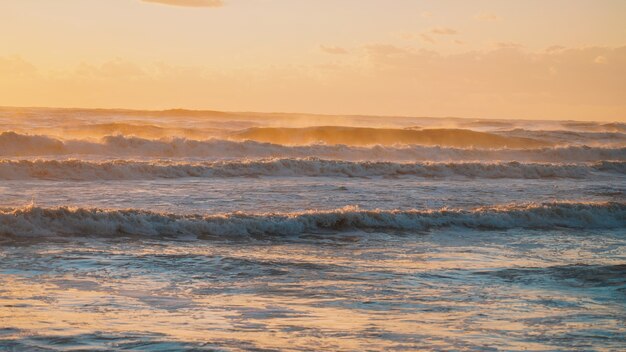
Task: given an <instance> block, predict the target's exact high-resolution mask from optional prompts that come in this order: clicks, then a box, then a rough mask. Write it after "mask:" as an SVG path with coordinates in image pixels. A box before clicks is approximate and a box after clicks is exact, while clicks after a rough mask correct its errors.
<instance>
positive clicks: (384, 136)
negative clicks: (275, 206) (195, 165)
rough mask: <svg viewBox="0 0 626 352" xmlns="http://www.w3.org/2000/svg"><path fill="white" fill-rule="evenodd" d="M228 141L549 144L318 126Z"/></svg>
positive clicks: (253, 131)
mask: <svg viewBox="0 0 626 352" xmlns="http://www.w3.org/2000/svg"><path fill="white" fill-rule="evenodd" d="M230 137H231V138H235V139H238V140H252V141H256V142H266V143H279V144H283V145H308V144H312V143H320V142H321V143H325V144H329V145H334V144H346V145H360V146H365V145H396V144H412V145H438V146H446V147H457V148H468V147H475V148H506V147H508V148H539V147H548V146H551V145H552V143H550V142H547V141H543V140H539V139H533V138H525V137H505V136H501V135H497V134H493V133H487V132H478V131H472V130H465V129H444V128H439V129H424V130H416V129H392V128H369V127H340V126H318V127H304V128H285V127H255V128H250V129H247V130H244V131H240V132H237V133H233V134H232V135H230Z"/></svg>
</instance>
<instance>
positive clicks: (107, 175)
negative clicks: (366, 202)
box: [0, 158, 626, 181]
mask: <svg viewBox="0 0 626 352" xmlns="http://www.w3.org/2000/svg"><path fill="white" fill-rule="evenodd" d="M595 172H610V173H618V174H626V162H623V161H615V162H611V161H602V162H597V163H594V164H540V163H519V162H498V163H481V162H461V163H433V162H417V163H394V162H371V161H362V162H351V161H340V160H322V159H316V158H305V159H269V160H249V161H218V162H203V163H171V162H142V161H127V160H116V161H103V162H91V161H82V160H61V161H59V160H35V161H29V160H19V161H14V160H2V161H0V180H23V179H42V180H76V181H91V180H135V179H157V178H184V177H205V178H206V177H258V176H285V177H295V176H308V177H318V176H319V177H397V176H416V177H429V178H443V177H454V176H460V177H472V178H521V179H542V178H585V177H588V176H590V175H592V174H593V173H595Z"/></svg>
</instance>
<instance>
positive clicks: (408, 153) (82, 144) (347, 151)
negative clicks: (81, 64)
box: [0, 132, 626, 162]
mask: <svg viewBox="0 0 626 352" xmlns="http://www.w3.org/2000/svg"><path fill="white" fill-rule="evenodd" d="M0 155H4V156H43V155H104V156H116V157H202V158H233V157H234V158H270V157H280V158H303V157H311V156H316V157H320V158H327V159H341V160H390V161H404V160H410V161H416V160H429V161H453V160H463V161H470V160H503V161H505V160H517V161H555V162H564V161H570V162H586V161H599V160H618V161H626V147H615V148H604V147H587V146H569V147H546V148H536V149H508V148H502V149H463V148H449V147H436V146H414V145H407V146H393V147H391V146H380V145H378V146H373V147H356V146H346V145H307V146H285V145H279V144H271V143H260V142H253V141H244V142H236V141H227V140H219V139H209V140H190V139H185V138H172V139H161V140H151V139H144V138H138V137H124V136H107V137H104V138H102V139H101V141H100V142H93V141H86V140H68V141H61V140H58V139H55V138H52V137H49V136H31V135H21V134H17V133H14V132H3V133H0Z"/></svg>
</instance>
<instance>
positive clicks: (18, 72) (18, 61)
mask: <svg viewBox="0 0 626 352" xmlns="http://www.w3.org/2000/svg"><path fill="white" fill-rule="evenodd" d="M36 72H37V68H36V67H35V66H33V64H31V63H30V62H28V61H26V60H24V59H22V58H21V57H19V56H9V57H0V74H1V75H5V76H8V75H11V76H28V75H32V74H34V73H36Z"/></svg>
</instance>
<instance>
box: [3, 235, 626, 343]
mask: <svg viewBox="0 0 626 352" xmlns="http://www.w3.org/2000/svg"><path fill="white" fill-rule="evenodd" d="M438 240H439V241H440V247H429V246H428V245H425V246H423V247H420V248H419V250H415V251H407V250H406V248H402V247H396V246H394V244H393V243H390V244H389V245H388V246H387V247H386V248H385V249H384V251H383V250H381V248H380V247H376V246H374V247H371V248H370V247H367V246H361V247H356V248H351V249H350V250H344V249H343V248H344V247H342V245H339V246H335V245H330V246H321V247H320V246H310V245H306V244H293V243H290V244H283V245H281V244H274V245H271V246H263V245H261V246H252V247H250V246H228V245H227V246H223V245H217V244H215V245H199V246H194V245H175V244H171V245H168V246H153V245H147V246H136V247H134V248H128V247H126V246H122V247H116V246H113V247H109V248H106V249H105V248H96V249H93V250H92V249H88V248H81V249H80V253H79V254H68V253H67V252H65V250H64V249H63V248H62V247H61V248H59V249H50V248H47V249H45V248H44V249H42V251H41V252H39V253H38V254H40V255H42V256H43V257H45V258H62V257H66V259H67V260H71V259H72V258H75V259H76V260H79V261H81V260H82V261H86V262H85V264H84V265H87V267H89V265H95V266H94V267H93V268H91V269H89V270H87V271H83V272H75V273H72V272H71V271H70V272H66V273H65V274H63V275H56V274H55V273H54V272H53V271H50V272H48V273H46V274H44V275H38V276H27V275H26V276H24V275H17V274H6V275H2V276H0V284H1V289H0V325H2V326H5V327H11V328H13V329H19V330H17V331H16V332H15V336H12V337H11V336H9V338H15V339H19V336H20V334H22V335H23V334H26V333H28V334H41V335H55V336H80V335H83V334H90V333H94V332H106V333H108V334H113V335H125V334H129V333H132V334H146V335H155V334H156V335H162V336H163V338H164V339H166V340H172V341H180V342H185V343H190V342H191V343H200V344H202V343H215V344H216V345H218V346H219V345H220V344H224V343H227V344H228V346H229V348H232V349H238V348H240V349H248V348H250V347H251V346H252V347H254V348H266V349H309V350H310V349H315V350H320V349H326V350H363V349H375V350H386V349H392V348H407V347H408V346H412V347H413V348H417V347H419V346H428V347H429V348H432V349H437V348H439V349H448V348H459V346H461V347H462V346H470V345H471V346H474V347H476V345H475V342H476V341H481V343H483V344H484V346H485V347H487V346H500V347H501V348H504V349H523V348H528V349H533V350H551V349H554V346H553V345H551V344H549V343H541V342H534V341H528V338H527V337H528V334H529V333H530V334H541V333H542V332H545V331H546V330H548V329H549V330H550V331H552V333H554V332H559V333H561V334H567V333H568V332H570V331H577V330H581V331H584V330H585V329H588V328H589V324H591V321H590V320H588V319H585V318H584V317H583V318H580V319H578V320H577V319H573V320H572V319H571V317H572V314H573V313H575V314H579V313H580V312H581V309H582V311H586V310H593V312H594V314H597V315H604V316H606V317H609V318H607V319H604V320H596V321H593V324H594V328H596V329H602V328H604V329H607V330H609V331H615V330H616V329H618V330H619V327H618V324H619V323H618V322H617V321H616V320H615V319H614V318H611V317H613V316H614V313H615V309H616V307H615V305H611V304H602V303H599V302H597V301H595V300H590V299H588V297H587V296H585V292H584V291H583V292H578V291H575V292H573V293H572V292H569V293H568V294H567V295H563V291H560V290H559V289H558V288H556V289H555V288H554V287H550V286H547V287H542V286H523V285H522V286H520V285H519V284H518V283H515V282H510V283H506V282H505V283H504V284H502V285H500V284H496V285H494V283H493V280H494V278H493V277H488V276H484V277H486V278H485V279H484V280H485V281H484V282H481V281H477V282H474V283H467V282H465V281H464V280H465V279H467V278H470V277H468V276H462V275H461V276H459V277H448V276H446V275H449V274H447V273H448V271H451V272H452V273H454V272H458V271H459V270H460V269H459V268H461V267H462V268H463V270H465V271H470V272H471V271H481V270H487V268H490V267H491V268H493V267H499V268H516V267H522V268H523V267H540V266H543V267H548V266H550V265H554V264H555V263H556V262H557V261H560V262H561V263H563V262H567V261H568V260H569V259H571V258H570V256H573V255H574V253H573V252H571V251H569V250H563V251H562V254H563V256H562V257H554V256H552V257H549V256H546V255H545V254H542V253H539V257H543V258H551V259H549V260H545V261H541V260H538V256H533V257H531V256H525V255H519V253H517V254H515V253H513V252H512V250H511V248H508V249H507V248H506V247H504V246H502V247H499V245H498V244H497V243H492V244H491V245H490V246H486V247H484V248H481V247H478V246H477V247H471V246H470V247H468V246H467V243H465V244H464V245H462V244H458V245H456V246H452V245H446V241H445V235H444V234H440V236H439V239H438ZM460 241H461V240H460V239H459V241H457V242H460ZM469 241H470V242H471V240H469ZM547 241H550V240H547ZM468 248H469V249H468ZM553 249H554V248H552V249H550V248H548V249H536V250H535V252H536V253H535V254H537V252H541V251H542V250H553ZM74 250H76V249H74ZM585 251H587V252H585ZM72 255H74V256H76V257H72ZM576 255H577V258H578V259H579V260H580V259H581V258H584V259H585V260H586V261H587V262H589V263H592V262H593V261H594V260H599V259H598V258H596V259H594V257H595V254H594V253H593V247H592V246H591V245H590V246H589V247H588V248H587V249H586V250H584V249H580V247H579V250H578V252H577V253H576ZM618 257H619V256H618ZM90 258H91V259H90ZM154 260H160V262H158V263H161V264H163V263H165V264H163V265H168V266H167V268H170V266H172V267H171V268H172V269H168V270H175V267H176V266H189V267H190V268H191V269H193V270H191V273H192V274H193V273H195V269H194V268H195V267H198V268H202V265H207V264H206V263H210V265H212V266H211V268H212V269H211V270H213V271H212V272H211V271H208V272H202V271H198V272H197V276H195V275H192V276H190V277H180V275H179V274H176V275H177V276H176V280H178V281H175V280H173V279H172V278H171V277H167V275H173V274H171V273H167V272H165V273H164V275H163V276H161V275H160V274H159V271H158V270H156V269H153V270H154V271H155V272H154V273H150V272H149V271H150V270H151V269H149V268H150V265H155V262H154ZM151 261H152V262H151ZM605 261H608V262H610V260H608V259H607V258H605ZM116 262H119V263H122V264H121V266H119V267H116V266H114V265H113V264H114V263H116ZM251 263H252V264H251ZM161 264H159V265H161ZM246 265H250V266H251V269H250V270H251V273H252V276H250V277H249V278H248V277H247V276H243V277H239V275H242V274H246V271H245V270H248V269H246ZM284 265H288V268H290V269H288V270H290V272H288V273H285V272H281V271H280V270H283V269H280V268H282V267H283V266H284ZM100 266H102V270H100V269H101V268H100ZM109 266H110V268H108V267H109ZM265 267H268V268H272V269H271V270H270V271H263V270H269V269H267V268H265ZM204 269H205V270H206V269H207V267H206V266H205V267H204ZM99 270H100V271H99ZM272 270H273V271H272ZM285 270H287V269H285ZM300 271H301V273H300V274H298V272H300ZM203 275H205V276H203ZM206 275H208V276H206ZM211 275H213V276H211ZM267 275H270V276H271V275H277V276H273V279H268V280H265V281H264V280H263V279H264V276H267ZM292 275H293V277H291V276H292ZM452 275H456V274H452ZM464 275H466V274H464ZM216 278H217V279H216ZM224 278H226V279H224ZM471 279H472V280H482V279H481V278H480V277H479V278H478V279H476V278H475V277H474V278H471ZM505 279H506V278H505ZM215 280H218V281H215ZM220 280H225V281H220ZM550 299H558V302H557V303H558V304H555V305H546V304H545V301H546V300H550ZM572 309H573V310H572ZM621 330H622V331H623V328H622V329H621ZM538 336H539V335H538ZM5 338H7V337H6V335H5Z"/></svg>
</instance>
